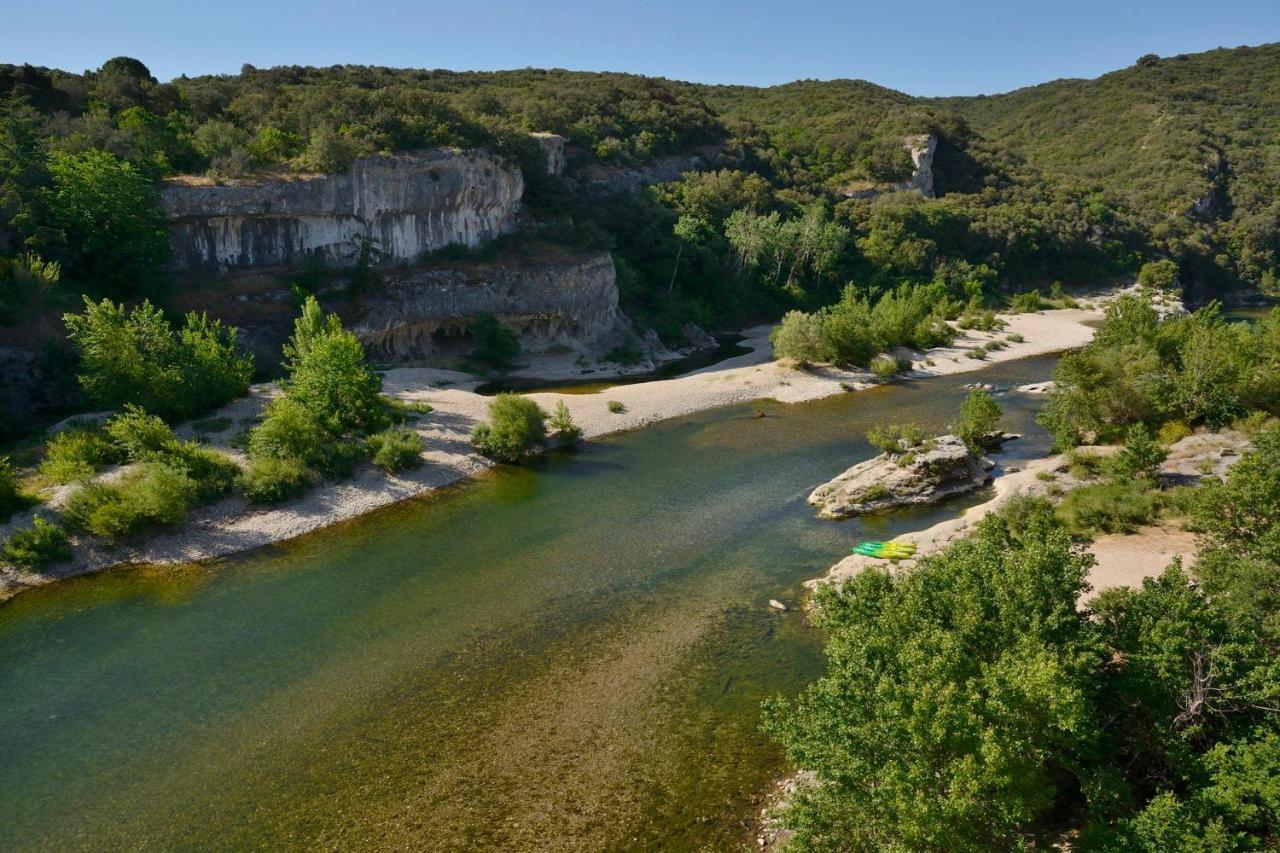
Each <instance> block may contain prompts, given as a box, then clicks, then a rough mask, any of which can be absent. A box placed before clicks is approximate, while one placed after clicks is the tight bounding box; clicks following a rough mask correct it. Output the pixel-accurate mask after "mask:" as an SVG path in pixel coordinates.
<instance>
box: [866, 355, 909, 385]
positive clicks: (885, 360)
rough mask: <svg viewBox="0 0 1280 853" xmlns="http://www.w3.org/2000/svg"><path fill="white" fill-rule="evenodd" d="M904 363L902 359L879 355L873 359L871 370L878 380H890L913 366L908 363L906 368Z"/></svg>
mask: <svg viewBox="0 0 1280 853" xmlns="http://www.w3.org/2000/svg"><path fill="white" fill-rule="evenodd" d="M902 362H903V360H902V359H897V358H894V357H893V356H891V355H878V356H876V357H875V358H873V359H871V364H870V365H869V369H870V370H871V373H872V375H874V376H875V377H876V378H877V379H889V378H891V377H893V376H896V375H898V374H899V373H901V372H902V371H904V370H906V369H907V368H909V367H910V366H911V363H910V362H907V364H906V366H905V367H904V366H903V363H902Z"/></svg>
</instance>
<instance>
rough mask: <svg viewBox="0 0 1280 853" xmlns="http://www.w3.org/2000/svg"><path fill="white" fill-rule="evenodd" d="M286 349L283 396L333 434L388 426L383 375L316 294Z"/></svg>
mask: <svg viewBox="0 0 1280 853" xmlns="http://www.w3.org/2000/svg"><path fill="white" fill-rule="evenodd" d="M284 351H285V369H286V370H287V371H288V376H287V377H286V378H285V379H284V381H283V382H282V383H281V385H282V387H283V388H284V396H285V398H287V399H288V400H290V401H291V402H292V403H295V404H297V405H298V406H300V407H301V408H302V409H303V410H304V411H306V412H307V414H308V415H309V416H310V417H311V418H313V419H314V420H315V421H316V422H317V423H319V424H320V425H322V427H323V428H324V429H325V431H326V432H328V433H329V434H330V435H331V436H334V437H335V438H336V437H341V436H344V435H347V434H349V433H358V434H365V433H368V432H371V431H374V430H377V429H381V428H383V427H385V426H386V420H387V414H386V407H385V406H384V405H383V402H382V397H381V395H380V392H381V390H382V377H380V376H378V374H377V373H375V372H374V371H373V368H371V367H370V366H369V363H368V362H367V361H366V360H365V354H364V347H363V346H361V344H360V341H359V340H358V339H357V338H356V336H355V335H353V334H352V333H351V332H349V331H347V330H346V329H344V328H343V327H342V321H341V319H340V318H339V317H338V316H337V315H336V314H329V315H325V314H324V312H323V310H322V309H321V308H320V303H319V302H318V301H316V298H315V297H314V296H308V297H307V300H306V302H305V303H304V304H303V306H302V313H301V315H300V316H299V317H298V319H297V320H296V321H294V332H293V338H292V339H291V340H290V342H289V343H288V344H286V345H285V350H284Z"/></svg>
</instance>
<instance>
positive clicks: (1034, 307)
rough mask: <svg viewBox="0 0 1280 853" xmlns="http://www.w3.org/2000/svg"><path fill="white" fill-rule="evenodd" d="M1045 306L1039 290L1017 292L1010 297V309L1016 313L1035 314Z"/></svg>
mask: <svg viewBox="0 0 1280 853" xmlns="http://www.w3.org/2000/svg"><path fill="white" fill-rule="evenodd" d="M1043 307H1044V301H1043V300H1042V299H1041V298H1040V291H1039V290H1028V291H1026V292H1025V293H1015V294H1014V295H1013V296H1011V297H1009V310H1010V311H1012V312H1013V313H1015V314H1034V313H1036V312H1038V311H1040V309H1042V308H1043Z"/></svg>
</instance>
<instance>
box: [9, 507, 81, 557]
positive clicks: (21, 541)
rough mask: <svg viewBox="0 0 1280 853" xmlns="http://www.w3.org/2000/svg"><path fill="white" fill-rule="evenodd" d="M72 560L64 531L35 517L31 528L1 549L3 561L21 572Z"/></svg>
mask: <svg viewBox="0 0 1280 853" xmlns="http://www.w3.org/2000/svg"><path fill="white" fill-rule="evenodd" d="M70 556H71V546H70V545H68V544H67V534H66V533H65V532H64V531H63V529H62V528H61V527H59V526H58V525H56V524H53V523H51V522H48V521H45V520H44V519H43V518H40V517H39V516H36V517H35V518H33V519H32V520H31V526H30V527H24V528H22V529H20V530H16V531H14V532H13V533H12V534H11V535H10V536H9V538H8V539H6V540H5V542H4V547H3V548H0V557H3V558H4V561H5V562H7V563H10V564H11V565H14V566H17V567H18V568H22V569H27V570H34V569H41V568H44V567H45V566H48V565H51V564H53V563H56V562H59V561H60V560H66V559H68V558H69V557H70Z"/></svg>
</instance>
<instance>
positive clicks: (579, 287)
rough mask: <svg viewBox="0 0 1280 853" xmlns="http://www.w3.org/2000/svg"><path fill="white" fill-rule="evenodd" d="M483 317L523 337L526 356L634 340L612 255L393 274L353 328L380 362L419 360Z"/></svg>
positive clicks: (591, 349) (593, 349) (586, 349)
mask: <svg viewBox="0 0 1280 853" xmlns="http://www.w3.org/2000/svg"><path fill="white" fill-rule="evenodd" d="M480 314H492V315H493V316H495V317H497V318H498V320H499V321H500V322H501V323H502V324H503V325H504V326H506V327H507V328H509V329H511V330H512V331H514V332H516V333H517V334H519V335H520V339H521V345H522V347H523V349H524V351H525V352H541V351H544V350H546V349H548V348H550V347H553V346H556V345H560V346H567V347H569V348H571V349H574V350H577V351H580V352H585V353H589V354H592V355H599V354H601V353H603V352H604V351H606V350H608V349H609V348H611V347H613V346H616V345H617V344H619V343H622V342H624V341H625V340H627V339H628V337H629V335H630V333H629V331H628V329H629V324H628V323H627V321H626V318H625V317H624V316H623V315H622V313H621V312H620V311H619V310H618V286H617V281H616V277H615V274H614V267H613V258H612V257H611V256H610V255H609V253H608V252H599V253H596V254H593V255H587V256H576V257H575V256H565V257H558V258H549V259H544V260H542V261H540V262H537V263H501V264H482V265H476V266H475V267H474V268H471V269H462V268H453V269H434V270H428V269H420V270H408V271H404V272H396V273H390V274H389V281H388V283H387V287H386V288H385V289H384V290H383V291H382V292H380V293H378V294H374V295H371V296H370V297H368V298H366V299H365V300H364V310H363V312H362V313H361V314H360V315H359V316H356V317H353V318H352V320H353V322H352V325H351V328H352V331H354V332H355V333H356V334H357V335H359V336H360V339H361V340H362V341H363V342H364V343H365V345H366V346H367V347H369V349H370V350H371V351H372V352H374V353H377V354H378V355H380V356H382V357H385V358H391V359H396V358H420V357H424V356H430V355H433V354H436V353H438V352H440V351H441V350H442V349H448V348H449V347H450V345H451V344H454V343H456V342H458V341H459V340H461V339H463V338H465V336H466V335H467V333H468V327H469V326H470V324H471V322H472V321H473V320H474V319H475V318H476V317H477V316H478V315H480Z"/></svg>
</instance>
